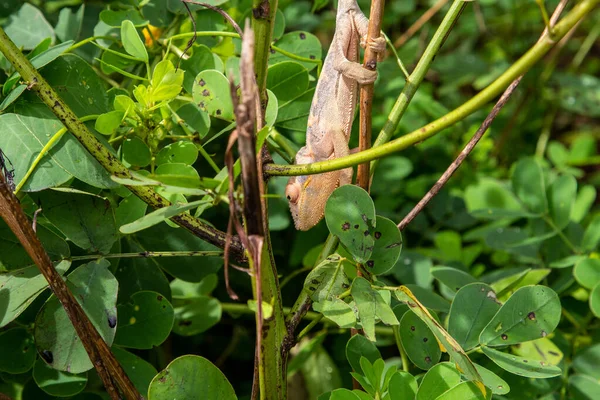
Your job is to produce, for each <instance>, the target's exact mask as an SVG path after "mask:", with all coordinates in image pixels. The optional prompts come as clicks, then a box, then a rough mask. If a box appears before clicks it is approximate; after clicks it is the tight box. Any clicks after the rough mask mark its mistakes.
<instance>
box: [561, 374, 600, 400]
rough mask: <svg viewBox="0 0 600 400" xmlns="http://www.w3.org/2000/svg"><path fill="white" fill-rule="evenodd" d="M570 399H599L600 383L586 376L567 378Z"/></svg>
mask: <svg viewBox="0 0 600 400" xmlns="http://www.w3.org/2000/svg"><path fill="white" fill-rule="evenodd" d="M569 394H570V398H571V399H581V400H588V399H589V400H592V399H597V398H599V397H600V383H599V382H598V381H597V380H595V379H594V378H592V377H590V376H587V375H571V376H569Z"/></svg>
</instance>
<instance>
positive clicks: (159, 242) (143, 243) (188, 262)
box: [136, 224, 223, 282]
mask: <svg viewBox="0 0 600 400" xmlns="http://www.w3.org/2000/svg"><path fill="white" fill-rule="evenodd" d="M136 240H137V243H138V244H139V246H140V248H141V249H143V250H144V251H145V250H148V251H152V250H160V251H215V250H220V249H218V248H217V247H216V246H213V245H212V244H209V243H207V242H206V241H204V240H202V239H200V238H198V237H196V236H194V235H190V234H189V232H187V231H185V230H183V229H173V228H170V227H168V226H166V225H165V224H160V225H155V226H153V227H151V228H149V229H148V230H146V231H145V232H143V234H140V235H136ZM140 248H138V249H140ZM154 260H155V261H154V262H155V263H156V264H157V265H159V266H160V267H161V268H162V269H163V270H165V271H166V272H168V273H169V275H171V276H174V277H176V278H179V279H183V280H185V281H188V282H200V281H202V280H203V279H204V278H205V277H206V276H208V275H211V274H214V273H216V272H218V271H219V269H221V266H222V265H223V258H222V257H219V256H217V257H201V258H200V257H163V258H155V259H154ZM199 265H200V266H201V267H200V268H199Z"/></svg>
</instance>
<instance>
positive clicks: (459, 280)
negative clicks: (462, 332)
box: [431, 266, 477, 342]
mask: <svg viewBox="0 0 600 400" xmlns="http://www.w3.org/2000/svg"><path fill="white" fill-rule="evenodd" d="M431 275H433V277H434V278H435V279H437V280H438V281H440V282H441V283H443V284H444V285H446V286H448V287H449V288H450V289H451V290H452V291H455V292H456V291H458V290H460V289H461V288H463V287H464V286H466V285H468V284H469V283H475V282H477V280H476V279H475V278H473V277H472V276H471V275H469V274H467V273H466V272H464V271H461V270H459V269H456V268H452V267H443V266H439V267H433V268H431ZM454 300H455V301H456V298H455V299H454ZM459 342H460V341H459Z"/></svg>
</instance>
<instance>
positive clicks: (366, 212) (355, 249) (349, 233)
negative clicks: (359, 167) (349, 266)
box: [325, 185, 375, 263]
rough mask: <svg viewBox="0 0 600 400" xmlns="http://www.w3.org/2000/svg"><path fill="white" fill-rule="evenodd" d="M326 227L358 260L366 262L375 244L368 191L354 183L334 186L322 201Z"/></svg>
mask: <svg viewBox="0 0 600 400" xmlns="http://www.w3.org/2000/svg"><path fill="white" fill-rule="evenodd" d="M325 220H326V221H327V227H328V228H329V231H330V232H331V233H332V234H333V235H335V236H337V237H338V238H339V239H340V242H341V243H342V245H343V246H344V248H346V250H348V252H349V253H350V254H352V256H353V257H354V259H355V260H356V261H357V262H359V263H366V262H367V261H368V260H369V258H370V257H371V253H372V252H373V248H374V247H375V239H374V238H373V236H372V235H371V232H372V231H373V229H374V228H375V226H374V224H375V206H374V205H373V200H371V197H370V196H369V194H368V193H367V192H366V191H365V190H364V189H362V188H360V187H358V186H354V185H344V186H342V187H339V188H337V189H336V190H334V192H333V193H332V194H331V196H329V199H328V200H327V204H326V205H325Z"/></svg>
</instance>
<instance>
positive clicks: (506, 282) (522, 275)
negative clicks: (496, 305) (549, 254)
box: [491, 268, 551, 301]
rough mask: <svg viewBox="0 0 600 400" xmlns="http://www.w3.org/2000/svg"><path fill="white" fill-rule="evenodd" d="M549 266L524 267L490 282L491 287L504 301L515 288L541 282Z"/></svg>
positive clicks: (547, 272)
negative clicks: (519, 270)
mask: <svg viewBox="0 0 600 400" xmlns="http://www.w3.org/2000/svg"><path fill="white" fill-rule="evenodd" d="M550 271H551V270H550V269H549V268H539V269H530V268H528V269H526V270H524V271H522V272H518V273H516V274H513V275H509V276H507V277H506V278H503V279H500V280H498V281H496V282H494V283H492V285H491V286H492V288H493V289H494V290H495V291H496V293H497V294H498V299H499V300H501V301H505V300H506V299H508V297H509V296H510V295H511V294H513V293H514V292H515V291H516V290H517V289H519V288H522V287H524V286H528V285H535V284H536V283H539V282H541V281H542V280H543V279H544V278H545V277H546V276H548V274H549V273H550Z"/></svg>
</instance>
